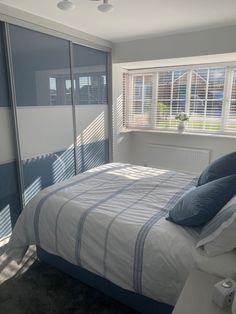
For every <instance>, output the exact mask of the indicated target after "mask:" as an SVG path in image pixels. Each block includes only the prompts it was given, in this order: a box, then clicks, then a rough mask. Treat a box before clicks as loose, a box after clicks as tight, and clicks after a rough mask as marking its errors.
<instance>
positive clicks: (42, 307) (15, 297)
mask: <svg viewBox="0 0 236 314" xmlns="http://www.w3.org/2000/svg"><path fill="white" fill-rule="evenodd" d="M0 313H1V314H2V313H4V314H5V313H6V314H87V313H92V314H138V313H137V312H136V311H134V310H132V309H130V308H128V307H126V306H125V305H123V304H121V303H119V302H117V301H115V300H113V299H112V298H110V297H108V296H106V295H104V294H102V293H100V292H98V291H97V290H95V289H93V288H91V287H88V286H86V285H85V284H82V283H80V282H79V281H78V280H76V279H74V278H72V277H70V276H68V275H66V274H64V273H62V272H60V271H59V270H57V269H55V268H53V267H51V266H49V265H47V264H45V263H42V262H40V261H38V260H37V261H35V262H34V263H33V264H32V265H31V266H30V267H29V269H28V270H27V271H26V272H24V273H23V274H20V275H16V276H15V277H13V278H11V279H9V280H7V281H5V282H3V283H2V284H1V285H0Z"/></svg>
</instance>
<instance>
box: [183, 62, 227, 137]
mask: <svg viewBox="0 0 236 314" xmlns="http://www.w3.org/2000/svg"><path fill="white" fill-rule="evenodd" d="M224 86H225V69H224V68H210V69H193V70H192V71H191V98H190V110H189V115H190V121H189V123H188V129H190V130H193V131H194V130H198V131H206V132H217V131H218V132H219V131H220V130H221V123H222V112H223V110H222V108H223V99H224Z"/></svg>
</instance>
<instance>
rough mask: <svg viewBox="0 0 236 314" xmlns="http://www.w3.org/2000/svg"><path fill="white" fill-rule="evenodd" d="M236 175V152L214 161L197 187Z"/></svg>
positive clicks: (200, 178)
mask: <svg viewBox="0 0 236 314" xmlns="http://www.w3.org/2000/svg"><path fill="white" fill-rule="evenodd" d="M233 174H236V152H234V153H231V154H228V155H225V156H223V157H221V158H219V159H216V160H215V161H213V162H212V163H211V164H210V165H209V166H208V167H207V168H206V169H205V170H204V171H203V172H202V174H201V175H200V177H199V179H198V183H197V186H200V185H203V184H206V183H208V182H211V181H213V180H216V179H219V178H222V177H226V176H230V175H233Z"/></svg>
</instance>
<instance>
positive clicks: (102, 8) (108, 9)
mask: <svg viewBox="0 0 236 314" xmlns="http://www.w3.org/2000/svg"><path fill="white" fill-rule="evenodd" d="M113 9H114V7H113V5H112V4H110V3H108V0H103V4H100V5H99V6H98V10H99V11H101V12H103V13H107V12H111V11H112V10H113Z"/></svg>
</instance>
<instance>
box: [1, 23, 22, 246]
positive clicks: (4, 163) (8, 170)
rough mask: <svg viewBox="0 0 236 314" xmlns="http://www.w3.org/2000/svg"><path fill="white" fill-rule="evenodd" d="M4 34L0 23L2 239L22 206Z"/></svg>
mask: <svg viewBox="0 0 236 314" xmlns="http://www.w3.org/2000/svg"><path fill="white" fill-rule="evenodd" d="M4 38H5V35H4V25H3V23H0V240H1V239H3V238H5V237H7V236H9V235H10V233H11V231H12V228H13V227H14V225H15V222H16V220H17V218H18V216H19V214H20V210H21V205H20V198H19V195H20V194H19V191H18V180H17V179H18V178H17V170H16V153H15V150H14V147H15V140H14V131H13V130H14V127H13V119H12V106H11V101H10V96H9V95H10V90H9V85H8V73H7V66H6V64H7V58H6V53H5V51H6V45H5V40H4Z"/></svg>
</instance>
